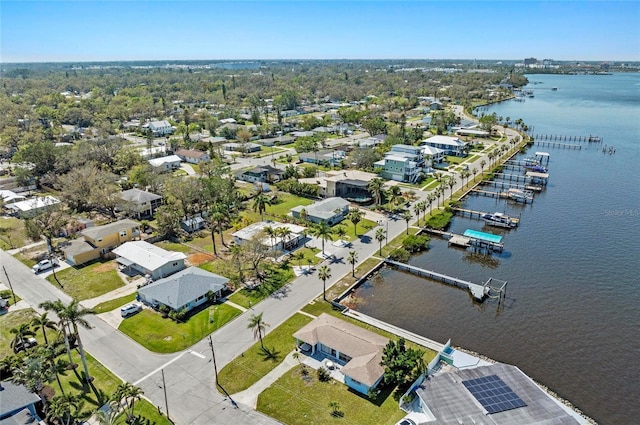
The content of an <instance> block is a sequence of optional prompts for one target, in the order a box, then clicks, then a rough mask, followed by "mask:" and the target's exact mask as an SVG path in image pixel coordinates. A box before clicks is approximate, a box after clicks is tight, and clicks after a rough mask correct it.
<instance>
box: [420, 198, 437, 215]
mask: <svg viewBox="0 0 640 425" xmlns="http://www.w3.org/2000/svg"><path fill="white" fill-rule="evenodd" d="M435 200H436V195H435V193H433V192H432V193H429V194H428V195H427V199H426V200H425V201H424V202H422V205H420V211H421V212H422V215H423V216H424V214H425V213H426V212H427V205H428V206H429V214H431V212H432V211H433V201H435ZM424 219H425V221H426V219H427V218H426V217H425V218H424Z"/></svg>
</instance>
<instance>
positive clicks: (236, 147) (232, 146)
mask: <svg viewBox="0 0 640 425" xmlns="http://www.w3.org/2000/svg"><path fill="white" fill-rule="evenodd" d="M222 149H223V150H225V151H227V152H242V153H251V152H258V151H259V150H260V149H262V146H261V145H259V144H257V143H236V142H230V143H223V144H222Z"/></svg>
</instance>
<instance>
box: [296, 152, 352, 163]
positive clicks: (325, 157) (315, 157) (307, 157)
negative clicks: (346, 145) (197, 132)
mask: <svg viewBox="0 0 640 425" xmlns="http://www.w3.org/2000/svg"><path fill="white" fill-rule="evenodd" d="M345 155H346V153H345V151H343V150H336V149H325V150H321V151H317V152H303V153H301V154H300V155H298V159H299V160H300V161H302V162H306V163H309V164H316V165H328V166H335V165H338V164H340V162H341V161H342V160H343V159H344V157H345Z"/></svg>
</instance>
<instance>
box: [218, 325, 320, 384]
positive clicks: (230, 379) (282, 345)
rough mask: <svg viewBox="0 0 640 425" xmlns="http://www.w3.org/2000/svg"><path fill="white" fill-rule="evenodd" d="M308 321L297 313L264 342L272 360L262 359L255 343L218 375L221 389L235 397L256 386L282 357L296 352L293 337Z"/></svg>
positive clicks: (263, 357) (274, 330)
mask: <svg viewBox="0 0 640 425" xmlns="http://www.w3.org/2000/svg"><path fill="white" fill-rule="evenodd" d="M311 320H312V319H311V318H310V317H308V316H305V315H303V314H299V313H296V314H294V315H293V316H291V317H290V318H289V319H288V320H287V321H285V322H284V323H283V324H281V325H280V326H278V327H277V328H275V329H273V330H272V331H271V332H270V333H269V334H268V335H266V336H265V337H264V338H263V340H264V346H265V347H266V348H268V349H269V350H270V351H271V352H272V353H275V355H274V356H272V357H269V358H268V357H267V356H265V354H264V353H263V352H262V350H261V347H260V342H256V343H255V344H254V345H253V346H251V348H249V349H248V350H247V351H245V352H244V353H243V354H242V355H241V356H240V357H236V358H235V359H233V360H232V361H231V362H230V363H229V364H227V365H226V366H225V367H224V368H223V369H222V370H221V371H220V373H218V382H219V383H220V385H222V387H223V388H224V389H225V390H226V391H227V392H228V393H229V394H235V393H237V392H240V391H243V390H246V389H247V388H249V387H250V386H251V385H253V384H255V383H256V382H258V381H259V380H260V378H262V377H263V376H265V375H266V374H267V373H269V372H270V371H271V370H273V369H274V368H275V367H276V366H278V365H279V364H280V363H281V362H282V360H283V359H284V357H285V356H286V355H287V354H289V352H291V351H292V350H293V349H294V348H295V339H294V338H293V336H292V335H293V334H294V333H295V332H296V331H297V330H298V329H300V328H302V327H303V326H304V325H306V324H307V323H309V322H311Z"/></svg>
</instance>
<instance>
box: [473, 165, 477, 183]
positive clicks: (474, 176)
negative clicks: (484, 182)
mask: <svg viewBox="0 0 640 425" xmlns="http://www.w3.org/2000/svg"><path fill="white" fill-rule="evenodd" d="M472 172H473V182H474V183H475V182H476V174H478V169H477V168H475V167H474V168H473V170H472Z"/></svg>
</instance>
